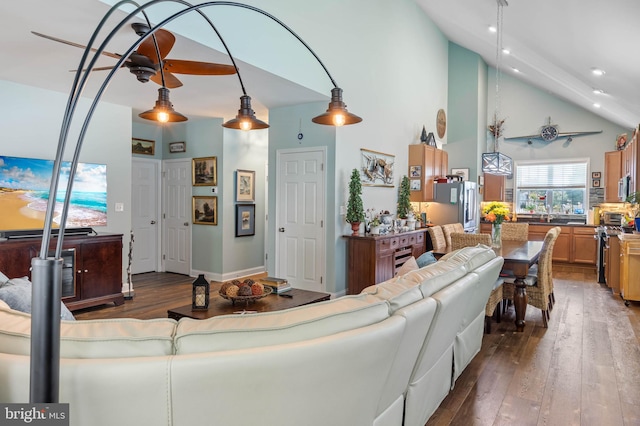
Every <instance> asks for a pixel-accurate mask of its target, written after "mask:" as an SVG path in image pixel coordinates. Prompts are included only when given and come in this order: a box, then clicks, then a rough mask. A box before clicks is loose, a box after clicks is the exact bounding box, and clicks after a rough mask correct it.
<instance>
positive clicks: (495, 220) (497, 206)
mask: <svg viewBox="0 0 640 426" xmlns="http://www.w3.org/2000/svg"><path fill="white" fill-rule="evenodd" d="M483 213H484V215H485V216H484V218H485V220H487V221H488V222H491V223H492V230H491V231H492V232H491V245H492V246H493V247H501V246H502V222H504V221H505V220H510V218H509V215H510V214H511V212H510V211H509V207H508V206H507V205H506V204H505V203H502V202H500V201H493V202H491V203H489V204H487V205H486V206H485V208H484V209H483Z"/></svg>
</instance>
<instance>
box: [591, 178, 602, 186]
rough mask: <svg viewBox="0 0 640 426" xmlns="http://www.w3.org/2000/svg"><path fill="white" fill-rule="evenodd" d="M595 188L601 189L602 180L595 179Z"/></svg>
mask: <svg viewBox="0 0 640 426" xmlns="http://www.w3.org/2000/svg"><path fill="white" fill-rule="evenodd" d="M592 186H593V187H594V188H600V179H594V180H593V185H592Z"/></svg>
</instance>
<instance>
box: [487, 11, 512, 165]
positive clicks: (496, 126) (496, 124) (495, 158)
mask: <svg viewBox="0 0 640 426" xmlns="http://www.w3.org/2000/svg"><path fill="white" fill-rule="evenodd" d="M497 2H498V15H497V19H496V21H497V26H496V100H495V112H494V114H493V124H491V125H489V130H490V131H491V134H492V135H493V152H486V153H484V154H482V171H483V172H484V173H487V174H493V175H503V176H507V175H511V174H512V173H513V161H512V160H511V157H509V156H507V155H505V154H502V153H501V152H500V150H499V140H500V137H501V136H502V125H503V124H504V119H502V120H500V118H499V117H500V80H501V77H502V73H501V69H500V65H501V62H502V9H503V7H504V6H508V5H509V4H508V3H507V0H497Z"/></svg>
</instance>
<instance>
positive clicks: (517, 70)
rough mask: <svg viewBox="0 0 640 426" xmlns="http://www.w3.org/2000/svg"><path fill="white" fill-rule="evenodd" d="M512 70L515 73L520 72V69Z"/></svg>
mask: <svg viewBox="0 0 640 426" xmlns="http://www.w3.org/2000/svg"><path fill="white" fill-rule="evenodd" d="M512 69H513V72H515V73H518V72H520V70H519V69H518V68H515V67H512Z"/></svg>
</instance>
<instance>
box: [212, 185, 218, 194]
mask: <svg viewBox="0 0 640 426" xmlns="http://www.w3.org/2000/svg"><path fill="white" fill-rule="evenodd" d="M211 193H212V194H217V193H218V187H217V186H214V187H212V188H211Z"/></svg>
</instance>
